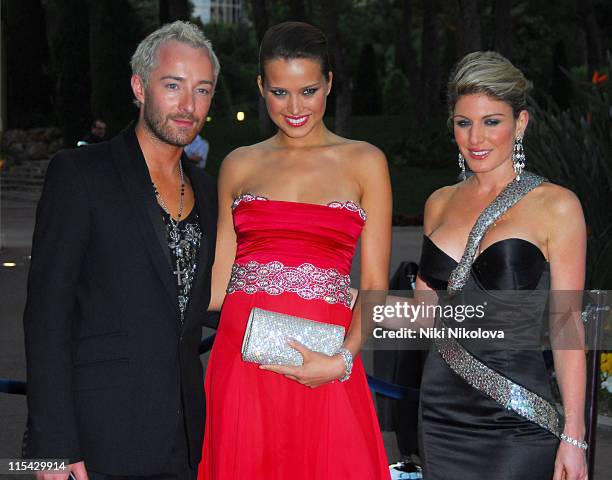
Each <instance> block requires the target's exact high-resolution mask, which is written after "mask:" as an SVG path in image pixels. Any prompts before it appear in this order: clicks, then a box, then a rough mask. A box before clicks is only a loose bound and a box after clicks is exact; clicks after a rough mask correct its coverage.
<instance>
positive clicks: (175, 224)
mask: <svg viewBox="0 0 612 480" xmlns="http://www.w3.org/2000/svg"><path fill="white" fill-rule="evenodd" d="M179 173H180V175H181V200H180V203H179V211H178V214H177V219H176V220H174V218H172V215H171V214H170V210H168V207H167V206H166V202H164V199H163V198H162V196H161V195H160V194H159V191H158V190H157V187H156V186H155V182H152V183H153V189H154V190H155V198H156V199H157V203H159V206H160V207H161V208H162V210H163V211H164V212H166V213H167V214H168V218H169V219H170V226H171V228H172V230H171V231H170V238H171V239H172V240H173V242H174V245H175V246H174V255H175V257H176V270H175V271H174V272H172V273H173V274H174V275H176V278H177V283H178V285H179V287H180V286H182V285H183V279H182V277H183V275H184V274H185V270H181V263H180V261H179V258H180V250H181V242H180V239H181V232H180V229H179V224H180V223H181V217H182V216H183V206H184V204H185V201H184V198H185V176H184V174H183V165H182V163H181V162H180V160H179Z"/></svg>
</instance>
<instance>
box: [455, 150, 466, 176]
mask: <svg viewBox="0 0 612 480" xmlns="http://www.w3.org/2000/svg"><path fill="white" fill-rule="evenodd" d="M457 160H458V163H459V170H461V173H460V174H459V176H460V177H461V180H465V179H466V176H465V158H463V155H461V153H459V155H458V156H457Z"/></svg>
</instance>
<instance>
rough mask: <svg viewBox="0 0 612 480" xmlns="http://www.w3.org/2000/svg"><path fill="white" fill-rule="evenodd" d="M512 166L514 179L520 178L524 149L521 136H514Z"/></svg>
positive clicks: (523, 162)
mask: <svg viewBox="0 0 612 480" xmlns="http://www.w3.org/2000/svg"><path fill="white" fill-rule="evenodd" d="M512 168H514V173H516V180H517V181H520V180H521V174H522V173H523V170H524V169H525V150H524V149H523V137H522V136H519V137H516V140H515V141H514V149H513V151H512Z"/></svg>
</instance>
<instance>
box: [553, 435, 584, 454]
mask: <svg viewBox="0 0 612 480" xmlns="http://www.w3.org/2000/svg"><path fill="white" fill-rule="evenodd" d="M559 438H560V439H561V440H563V441H564V442H567V443H569V444H570V445H573V446H574V447H578V448H579V449H580V450H586V449H587V448H589V446H588V444H587V442H585V441H584V440H582V441H580V440H576V439H575V438H572V437H570V436H568V435H566V434H565V433H562V434H561V435H559Z"/></svg>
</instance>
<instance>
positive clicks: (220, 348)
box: [198, 195, 389, 480]
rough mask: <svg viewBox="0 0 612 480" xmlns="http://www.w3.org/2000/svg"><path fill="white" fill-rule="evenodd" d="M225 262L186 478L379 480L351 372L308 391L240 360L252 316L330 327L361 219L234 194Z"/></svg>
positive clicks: (360, 375) (358, 368) (340, 208)
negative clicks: (259, 312)
mask: <svg viewBox="0 0 612 480" xmlns="http://www.w3.org/2000/svg"><path fill="white" fill-rule="evenodd" d="M232 208H233V214H234V228H235V230H236V234H237V252H236V260H235V265H234V270H233V273H232V279H231V280H230V285H229V287H228V295H227V296H226V298H225V303H224V304H223V309H222V312H221V319H220V322H219V330H218V332H217V337H216V339H215V343H214V347H213V349H212V352H211V354H210V359H209V361H208V368H207V372H206V381H205V389H206V405H207V408H206V433H205V436H204V447H203V454H202V462H201V463H200V468H199V472H198V479H215V480H233V479H249V480H257V479H261V480H288V479H292V480H314V479H316V480H325V479H330V480H340V479H348V478H350V479H363V480H377V479H388V478H389V469H388V466H387V458H386V455H385V450H384V447H383V443H382V437H381V434H380V429H379V426H378V421H377V418H376V412H375V410H374V406H373V403H372V397H371V395H370V392H369V389H368V385H367V382H366V377H365V373H364V370H363V365H362V363H361V359H360V358H359V356H357V358H356V359H355V361H354V368H353V374H352V376H351V378H350V379H349V380H348V381H346V382H343V383H340V382H337V381H336V382H333V383H330V384H327V385H323V386H320V387H318V388H314V389H311V388H308V387H305V386H303V385H300V384H299V383H297V382H295V381H293V380H289V379H287V378H285V377H284V376H282V375H279V374H276V373H273V372H266V371H263V370H260V369H259V368H258V366H257V365H256V364H253V363H246V362H243V361H242V359H241V356H240V349H241V345H242V338H243V334H244V330H245V327H246V323H247V319H248V316H249V312H250V311H251V309H252V308H253V307H260V308H263V309H267V310H273V311H277V312H283V313H287V314H289V315H294V316H301V317H304V318H309V319H312V320H317V321H321V322H327V323H333V324H337V325H342V326H343V327H345V328H346V329H347V330H348V327H349V324H350V322H351V316H352V312H351V310H350V308H349V306H348V304H349V299H348V296H349V292H348V274H349V270H350V267H351V262H352V259H353V254H354V251H355V246H356V243H357V239H358V238H359V235H360V233H361V230H362V228H363V226H364V222H365V213H364V212H363V211H362V210H361V209H360V208H359V207H358V206H357V205H355V204H354V203H351V202H346V203H340V202H334V203H332V204H329V205H314V204H305V203H295V202H283V201H276V200H267V199H265V198H263V197H254V196H252V195H243V196H241V197H240V198H238V199H237V200H236V201H235V202H234V205H233V207H232Z"/></svg>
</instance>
